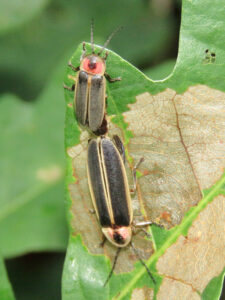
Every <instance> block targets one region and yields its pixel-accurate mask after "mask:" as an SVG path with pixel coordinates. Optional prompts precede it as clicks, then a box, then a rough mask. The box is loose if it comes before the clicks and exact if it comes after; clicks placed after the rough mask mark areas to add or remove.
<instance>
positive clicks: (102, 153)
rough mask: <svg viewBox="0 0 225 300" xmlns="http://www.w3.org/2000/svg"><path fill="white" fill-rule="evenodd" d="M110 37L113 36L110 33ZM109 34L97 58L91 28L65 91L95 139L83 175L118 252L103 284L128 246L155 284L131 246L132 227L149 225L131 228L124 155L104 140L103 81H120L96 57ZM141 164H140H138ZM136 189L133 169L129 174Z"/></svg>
mask: <svg viewBox="0 0 225 300" xmlns="http://www.w3.org/2000/svg"><path fill="white" fill-rule="evenodd" d="M113 34H114V33H113ZM113 34H111V36H110V37H109V38H108V40H107V41H106V43H105V45H104V46H103V48H102V49H101V51H100V52H99V53H98V54H95V52H94V44H93V26H92V27H91V45H92V54H90V55H86V50H85V44H83V54H82V56H81V64H80V66H79V67H77V68H75V67H73V66H72V64H71V63H69V66H70V67H71V68H72V69H73V70H74V71H79V72H78V74H77V76H76V83H75V84H74V85H73V86H72V88H69V87H67V86H64V87H65V88H66V89H68V90H74V89H75V93H74V111H75V116H76V118H77V121H78V122H79V123H80V124H81V125H83V126H85V127H88V129H89V130H90V131H92V132H93V133H94V134H95V135H100V137H98V138H97V139H91V140H89V143H88V150H87V174H88V184H89V189H90V194H91V198H92V203H93V206H94V209H95V212H96V215H97V218H98V220H99V223H100V225H101V227H102V232H103V234H104V236H105V238H107V240H108V241H109V242H110V243H112V244H113V245H114V246H116V247H117V248H118V250H117V253H116V256H115V260H114V264H113V267H112V270H111V272H110V274H109V276H108V278H107V280H106V282H105V284H106V283H107V282H108V280H109V279H110V277H111V275H112V273H113V269H114V267H115V265H116V261H117V258H118V254H119V251H120V250H121V249H122V248H124V247H127V246H129V245H131V247H132V249H133V251H134V252H135V254H136V255H137V256H138V258H139V259H140V261H141V263H142V264H143V266H144V267H145V268H146V270H147V272H148V274H149V276H150V277H151V279H152V281H153V282H154V283H155V280H154V278H153V276H152V274H151V273H150V270H149V269H148V267H147V266H146V264H145V263H144V261H143V260H142V259H141V258H140V256H139V254H138V251H137V250H136V249H135V247H134V245H133V243H132V234H133V228H134V227H143V226H148V225H151V224H153V223H152V222H150V221H147V222H141V223H137V224H135V223H134V221H133V209H132V202H131V196H130V189H129V184H128V180H127V175H126V170H125V151H124V146H123V143H122V141H121V140H120V138H119V137H118V136H113V138H112V139H110V138H108V137H106V136H104V135H103V134H105V133H106V132H107V122H106V120H105V84H106V83H105V77H106V78H107V79H108V80H109V81H111V82H113V81H117V80H120V78H115V79H112V78H110V76H109V75H108V74H107V73H106V72H105V70H106V64H105V61H106V58H107V56H108V52H106V55H105V57H104V58H102V57H100V55H101V53H103V51H104V50H105V48H106V46H107V44H108V43H109V41H110V39H111V38H112V36H113ZM73 79H74V78H73ZM141 161H142V160H141ZM133 174H134V179H135V181H134V183H135V187H136V168H134V170H133Z"/></svg>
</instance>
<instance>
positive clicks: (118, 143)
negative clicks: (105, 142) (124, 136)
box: [112, 135, 126, 164]
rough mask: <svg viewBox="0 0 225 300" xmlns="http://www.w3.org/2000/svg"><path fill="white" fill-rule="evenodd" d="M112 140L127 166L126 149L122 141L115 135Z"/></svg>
mask: <svg viewBox="0 0 225 300" xmlns="http://www.w3.org/2000/svg"><path fill="white" fill-rule="evenodd" d="M112 139H113V141H114V144H115V145H116V148H117V149H118V151H119V153H120V155H121V156H122V159H123V162H124V164H125V161H126V158H125V149H124V146H123V143H122V141H121V139H120V138H119V137H118V135H114V136H113V138H112Z"/></svg>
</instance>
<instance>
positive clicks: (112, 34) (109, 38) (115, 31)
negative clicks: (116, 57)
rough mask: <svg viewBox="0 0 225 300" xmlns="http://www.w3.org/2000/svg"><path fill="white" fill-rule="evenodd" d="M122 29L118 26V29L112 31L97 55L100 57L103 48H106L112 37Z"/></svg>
mask: <svg viewBox="0 0 225 300" xmlns="http://www.w3.org/2000/svg"><path fill="white" fill-rule="evenodd" d="M122 28H123V26H120V27H118V28H116V30H114V31H113V32H112V33H111V34H110V36H109V37H108V39H107V40H106V42H105V44H104V45H103V47H102V49H101V50H100V51H99V52H98V55H101V53H102V52H103V51H104V50H105V48H106V47H107V46H108V44H109V42H110V41H111V39H112V38H113V36H114V35H115V34H116V33H117V32H118V31H120V30H121V29H122Z"/></svg>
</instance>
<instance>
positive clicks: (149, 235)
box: [141, 228, 151, 238]
mask: <svg viewBox="0 0 225 300" xmlns="http://www.w3.org/2000/svg"><path fill="white" fill-rule="evenodd" d="M141 231H143V232H144V234H145V235H146V236H147V238H150V237H151V234H150V233H149V232H148V231H147V230H145V229H144V228H141Z"/></svg>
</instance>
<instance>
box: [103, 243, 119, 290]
mask: <svg viewBox="0 0 225 300" xmlns="http://www.w3.org/2000/svg"><path fill="white" fill-rule="evenodd" d="M120 250H121V248H117V251H116V255H115V258H114V262H113V266H112V269H111V271H110V273H109V275H108V277H107V279H106V282H105V283H104V286H106V284H107V283H108V281H109V279H110V278H111V276H112V274H113V271H114V269H115V266H116V262H117V259H118V257H119V253H120Z"/></svg>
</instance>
